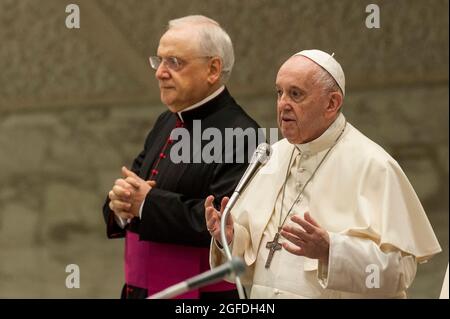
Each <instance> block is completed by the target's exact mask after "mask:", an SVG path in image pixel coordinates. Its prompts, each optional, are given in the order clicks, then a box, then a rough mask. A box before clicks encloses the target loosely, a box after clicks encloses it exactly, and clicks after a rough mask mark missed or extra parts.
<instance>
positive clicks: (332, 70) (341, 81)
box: [294, 50, 345, 95]
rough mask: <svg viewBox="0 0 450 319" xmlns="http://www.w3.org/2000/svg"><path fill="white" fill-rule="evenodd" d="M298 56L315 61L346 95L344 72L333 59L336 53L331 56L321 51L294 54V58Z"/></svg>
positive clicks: (305, 51) (304, 51)
mask: <svg viewBox="0 0 450 319" xmlns="http://www.w3.org/2000/svg"><path fill="white" fill-rule="evenodd" d="M296 55H302V56H304V57H307V58H308V59H310V60H312V61H314V62H315V63H317V64H318V65H320V66H321V67H322V68H324V69H325V70H326V71H327V72H328V73H329V74H330V75H331V76H332V77H333V79H334V80H335V81H336V83H337V84H338V85H339V87H340V88H341V90H342V93H343V94H344V95H345V75H344V71H343V70H342V67H341V65H340V64H339V63H338V61H336V60H335V59H334V58H333V55H334V53H333V54H332V55H329V54H328V53H326V52H323V51H320V50H303V51H300V52H298V53H296V54H294V56H296Z"/></svg>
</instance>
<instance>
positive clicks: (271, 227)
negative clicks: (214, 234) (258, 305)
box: [210, 114, 441, 298]
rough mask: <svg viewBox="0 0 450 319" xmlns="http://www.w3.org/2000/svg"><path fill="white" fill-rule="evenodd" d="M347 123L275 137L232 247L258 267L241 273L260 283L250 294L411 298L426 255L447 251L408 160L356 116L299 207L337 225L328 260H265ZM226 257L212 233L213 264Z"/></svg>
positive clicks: (285, 255)
mask: <svg viewBox="0 0 450 319" xmlns="http://www.w3.org/2000/svg"><path fill="white" fill-rule="evenodd" d="M344 125H345V117H344V115H343V114H340V115H339V116H338V118H337V119H336V121H335V122H334V123H333V124H332V125H331V126H330V127H329V128H328V129H327V131H325V132H324V133H323V134H322V135H321V136H320V137H319V138H317V139H315V140H314V141H311V142H309V143H306V144H298V145H293V144H290V143H289V142H288V141H287V140H286V139H283V140H281V141H279V142H277V143H275V144H274V145H273V149H272V155H271V157H270V160H269V161H268V162H267V164H266V165H265V166H263V167H262V169H261V170H260V171H259V172H258V173H257V175H255V177H254V178H253V180H252V181H251V183H250V184H249V185H248V186H247V188H246V190H245V191H244V192H243V193H242V195H241V197H240V199H239V201H238V202H237V203H236V206H235V207H234V208H233V211H232V215H233V218H234V238H233V242H232V255H233V256H240V257H243V258H244V260H245V263H246V264H247V265H248V266H249V267H248V270H247V271H246V273H245V275H244V276H241V280H242V282H243V283H244V285H245V286H246V287H247V288H248V289H251V293H250V298H405V297H406V290H407V288H408V287H409V286H410V285H411V283H412V281H413V279H414V277H415V274H416V269H417V263H422V262H425V261H427V260H428V259H429V258H431V257H432V256H433V255H434V254H436V253H439V252H440V251H441V248H440V246H439V243H438V241H437V239H436V236H435V234H434V232H433V229H432V227H431V225H430V222H429V221H428V219H427V216H426V214H425V212H424V210H423V207H422V205H421V204H420V201H419V199H418V197H417V195H416V193H415V192H414V190H413V188H412V186H411V184H410V183H409V181H408V179H407V177H406V176H405V174H404V173H403V171H402V170H401V168H400V166H399V165H398V163H397V162H396V161H395V160H394V159H393V158H392V157H391V156H390V155H389V154H387V153H386V151H384V150H383V149H382V148H381V147H380V146H379V145H377V144H375V143H374V142H372V141H371V140H369V139H368V138H367V137H365V136H364V135H363V134H362V133H360V132H359V131H358V130H357V129H355V128H354V127H353V126H352V125H350V124H349V123H347V125H346V126H345V130H344V132H343V134H342V136H341V137H340V139H339V141H338V142H337V144H336V145H335V146H334V147H333V149H332V150H331V152H330V153H329V154H328V156H327V158H326V159H325V161H324V162H323V163H322V165H321V166H320V167H319V169H318V170H317V172H316V174H315V176H314V178H313V179H311V181H310V182H309V184H308V185H307V187H306V188H305V191H304V192H303V194H302V195H301V197H300V201H299V203H298V204H296V205H295V206H294V208H293V210H292V212H291V215H292V214H299V215H300V216H302V217H303V214H304V213H305V212H307V211H309V212H310V214H311V216H312V217H313V218H314V219H315V220H316V221H317V222H318V223H319V225H320V226H321V227H323V228H324V229H325V230H327V231H328V233H329V235H330V250H329V262H328V264H322V263H319V262H318V260H316V259H310V258H306V257H300V256H297V255H294V254H291V253H289V252H287V251H286V250H284V249H281V250H278V251H276V252H275V254H274V256H273V260H272V263H271V265H270V268H269V269H266V268H265V267H264V265H265V262H266V260H267V257H268V253H269V250H268V249H267V248H266V244H267V242H269V241H272V240H273V237H274V235H275V233H276V231H277V228H278V226H279V223H280V214H281V211H282V214H283V216H282V217H283V218H284V216H285V215H286V213H287V212H288V210H289V208H290V207H291V205H292V203H293V201H294V200H295V198H296V197H297V195H298V193H299V192H300V190H301V188H302V186H303V184H304V183H305V182H306V181H307V180H308V179H309V177H311V174H312V173H313V172H314V170H315V169H316V167H317V166H318V164H319V163H320V161H321V159H322V158H323V157H324V155H325V153H326V152H327V151H328V150H329V148H330V147H331V146H332V145H333V144H334V142H335V140H336V138H337V137H338V136H339V134H340V133H341V132H342V129H343V128H344ZM293 150H294V153H293V159H292V163H291V167H289V175H288V178H287V183H286V193H285V199H284V205H283V206H284V207H283V209H282V210H280V207H281V197H282V196H281V193H282V192H281V190H282V186H283V183H284V181H285V178H286V172H287V169H288V165H289V159H290V157H291V154H292V151H293ZM287 222H290V220H289V218H288V219H287ZM283 240H284V241H286V239H284V238H282V240H281V242H282V241H283ZM225 261H226V258H225V256H224V254H223V251H221V250H220V249H219V248H218V247H217V245H216V244H215V243H214V242H212V244H211V255H210V263H211V267H215V266H217V265H219V264H221V263H223V262H225Z"/></svg>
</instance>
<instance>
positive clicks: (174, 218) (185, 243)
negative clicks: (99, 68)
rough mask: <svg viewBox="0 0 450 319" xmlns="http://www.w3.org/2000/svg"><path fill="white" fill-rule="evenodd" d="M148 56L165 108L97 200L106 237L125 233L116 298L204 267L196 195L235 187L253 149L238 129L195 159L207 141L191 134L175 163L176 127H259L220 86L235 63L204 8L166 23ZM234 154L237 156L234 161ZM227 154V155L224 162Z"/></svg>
mask: <svg viewBox="0 0 450 319" xmlns="http://www.w3.org/2000/svg"><path fill="white" fill-rule="evenodd" d="M149 61H150V65H151V67H152V68H153V69H154V70H155V72H156V74H155V75H156V79H157V80H158V83H159V88H160V97H161V101H162V102H163V103H164V104H165V105H166V106H167V107H168V111H166V112H164V113H162V114H161V115H160V116H159V118H158V119H157V121H156V123H155V125H154V127H153V129H152V130H151V131H150V133H149V134H148V136H147V139H146V141H145V144H144V149H143V151H142V152H141V153H140V154H139V155H138V156H137V157H136V159H135V160H134V162H133V164H132V167H131V170H128V169H127V168H125V167H123V168H122V178H119V179H118V180H116V182H115V184H114V185H113V187H112V189H111V191H110V192H109V194H108V198H107V200H106V202H105V205H104V207H103V214H104V217H105V221H106V224H107V234H108V237H109V238H118V237H125V281H126V283H125V286H124V289H123V291H122V297H123V298H144V297H147V296H149V295H152V294H154V293H156V292H159V291H161V290H163V289H165V288H167V287H169V286H171V285H173V284H176V283H178V282H180V281H183V280H185V279H187V278H189V277H192V276H194V275H197V274H199V273H201V272H204V271H206V270H208V269H209V260H208V257H209V244H210V241H211V237H210V234H209V232H208V230H207V228H206V225H205V220H204V215H203V207H204V198H205V197H206V196H207V195H208V194H210V193H213V194H215V196H216V198H222V197H223V196H229V195H230V194H231V193H232V192H233V190H234V188H235V186H236V185H237V183H238V181H239V179H240V177H241V176H242V174H243V173H244V171H245V169H246V167H247V165H248V155H249V154H250V155H251V153H253V150H254V147H250V146H253V145H255V144H256V143H250V141H249V139H248V138H246V136H245V135H244V134H242V135H240V136H235V140H236V139H240V138H243V139H244V140H245V143H243V145H244V147H243V149H239V148H238V147H237V145H238V143H237V141H235V142H236V143H233V145H232V147H231V148H226V147H228V146H230V145H226V143H225V142H226V141H222V140H221V141H218V142H220V147H219V148H220V149H221V150H222V153H224V154H221V155H224V156H220V158H222V162H220V161H213V162H210V161H205V160H204V158H202V159H201V161H195V160H193V159H194V158H195V156H196V155H198V153H196V151H195V150H200V154H203V153H204V152H202V150H203V149H204V147H205V145H206V144H207V143H208V141H199V140H198V139H195V138H193V137H192V136H193V135H194V137H195V134H190V140H188V141H187V142H188V145H189V146H190V149H191V154H189V158H190V159H191V160H190V161H187V162H181V163H178V162H176V161H174V160H173V158H171V154H172V152H171V149H173V148H174V147H175V145H177V141H176V140H175V139H174V136H173V134H172V135H171V133H172V132H173V131H174V129H176V128H179V129H180V128H181V129H185V130H186V131H187V132H188V133H192V132H193V131H195V130H196V129H198V127H196V126H198V124H201V132H204V131H205V130H206V129H208V128H209V129H214V130H216V131H217V130H219V131H220V133H222V134H221V136H225V129H227V128H228V129H229V128H231V129H236V128H239V129H241V132H242V131H244V132H245V131H246V130H248V129H250V130H254V131H255V132H257V130H258V128H259V127H258V124H257V123H256V122H255V121H254V120H253V119H252V118H250V117H249V116H248V115H247V114H246V113H245V112H244V111H243V109H242V108H241V107H240V106H239V105H238V104H237V103H236V101H235V100H234V99H233V98H232V97H231V95H230V93H229V92H228V90H227V88H226V87H225V84H226V82H227V80H228V78H229V76H230V74H231V70H232V68H233V64H234V54H233V45H232V42H231V40H230V38H229V36H228V34H227V33H226V32H225V31H224V30H223V29H222V28H221V27H220V25H219V24H218V23H217V22H216V21H214V20H211V19H209V18H206V17H204V16H188V17H184V18H180V19H176V20H172V21H170V22H169V26H168V30H167V31H166V32H165V33H164V35H163V36H162V37H161V39H160V42H159V47H158V52H157V56H152V57H150V58H149ZM178 142H179V141H178ZM184 142H186V141H184ZM241 145H242V144H241ZM215 149H216V148H215ZM225 150H226V151H227V152H228V153H227V154H225ZM239 152H243V153H244V156H243V158H244V159H245V161H243V162H240V161H238V160H237V158H238V157H239V156H238V155H242V154H238V153H239ZM230 156H231V158H232V159H233V161H231V162H230V161H225V158H226V157H228V158H230ZM216 204H217V205H219V203H216ZM179 297H181V298H201V299H208V298H209V299H214V298H237V293H236V290H235V286H234V285H232V284H229V283H227V282H219V283H216V284H213V285H209V286H206V287H203V288H201V289H199V290H194V291H190V292H188V293H186V294H184V295H182V296H179Z"/></svg>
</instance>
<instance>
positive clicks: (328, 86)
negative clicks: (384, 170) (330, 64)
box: [313, 65, 344, 97]
mask: <svg viewBox="0 0 450 319" xmlns="http://www.w3.org/2000/svg"><path fill="white" fill-rule="evenodd" d="M316 69H317V72H315V73H314V79H313V81H314V84H318V85H320V86H321V87H322V88H323V90H324V91H325V92H324V93H328V92H340V93H341V94H342V97H344V94H343V93H342V90H341V88H340V87H339V85H338V84H337V82H336V80H335V79H334V78H333V77H332V76H331V74H330V73H328V72H327V71H326V70H325V69H324V68H322V67H321V66H319V65H317V68H316Z"/></svg>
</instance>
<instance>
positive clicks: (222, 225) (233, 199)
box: [220, 191, 247, 299]
mask: <svg viewBox="0 0 450 319" xmlns="http://www.w3.org/2000/svg"><path fill="white" fill-rule="evenodd" d="M238 198H239V192H237V191H235V192H234V193H233V195H232V196H231V198H230V200H229V201H228V204H227V206H225V209H224V210H223V214H222V216H221V219H220V239H221V240H222V247H223V250H224V251H225V255H226V257H227V259H228V260H232V258H233V257H232V256H231V251H230V247H229V246H228V242H227V238H226V236H225V222H226V220H227V216H228V214H229V213H230V212H231V208H232V207H233V206H234V204H235V203H236V201H237V199H238ZM235 282H236V288H237V291H238V294H239V299H247V296H246V295H245V291H244V287H243V286H242V283H241V278H240V277H239V275H237V274H236V276H235Z"/></svg>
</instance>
